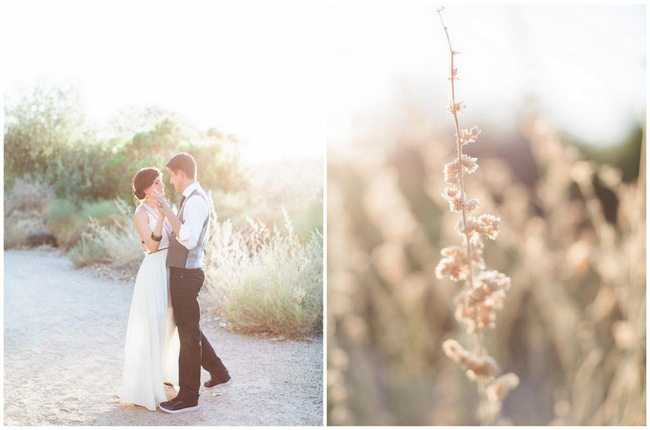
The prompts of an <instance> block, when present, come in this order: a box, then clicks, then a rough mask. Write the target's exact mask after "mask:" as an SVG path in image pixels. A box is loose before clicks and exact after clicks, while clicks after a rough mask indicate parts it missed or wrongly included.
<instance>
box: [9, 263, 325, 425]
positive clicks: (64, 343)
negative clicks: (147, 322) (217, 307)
mask: <svg viewBox="0 0 650 430" xmlns="http://www.w3.org/2000/svg"><path fill="white" fill-rule="evenodd" d="M4 276H5V277H4V292H5V301H4V330H5V331H4V351H5V354H4V365H5V377H4V384H5V391H4V402H5V403H4V424H5V425H120V426H132V425H154V426H173V425H200V426H213V425H222V426H239V425H247V426H254V425H264V426H305V425H308V426H320V425H323V338H322V336H317V337H313V338H310V339H307V340H304V341H292V340H284V339H277V338H273V339H271V338H260V337H252V336H245V335H241V334H237V333H235V332H233V331H231V330H229V329H227V328H222V327H221V326H220V324H219V321H218V319H216V318H215V317H214V315H213V314H211V313H206V312H204V313H203V315H202V322H201V324H202V329H203V331H204V333H205V335H206V336H207V337H208V338H209V339H210V341H211V343H212V345H213V346H214V347H215V350H216V351H217V354H218V355H219V356H220V357H221V358H222V360H223V362H224V364H226V366H227V367H228V369H229V371H230V373H231V375H232V376H233V378H234V382H233V383H232V384H231V385H229V386H226V387H224V388H222V389H217V390H216V391H208V390H205V391H201V397H200V399H199V409H198V410H196V411H192V412H187V413H183V414H178V415H169V414H165V413H163V412H160V411H156V412H150V411H148V410H147V409H145V408H142V407H139V406H133V405H123V404H120V403H119V399H118V397H117V394H116V393H117V388H118V386H119V383H120V380H121V372H122V353H123V342H124V336H125V333H126V325H127V319H128V313H129V306H130V303H131V294H132V292H133V283H132V282H126V281H120V280H110V279H106V278H103V277H97V276H93V274H92V273H91V272H90V271H88V270H75V269H74V268H73V266H72V263H70V261H68V260H67V259H66V258H65V257H63V256H60V255H58V254H57V253H56V252H52V251H46V250H9V251H5V253H4ZM207 379H209V374H208V373H207V372H205V371H203V374H202V381H205V380H207ZM167 394H168V397H169V398H172V397H174V395H175V394H174V392H173V391H172V390H168V392H167ZM213 394H215V395H213Z"/></svg>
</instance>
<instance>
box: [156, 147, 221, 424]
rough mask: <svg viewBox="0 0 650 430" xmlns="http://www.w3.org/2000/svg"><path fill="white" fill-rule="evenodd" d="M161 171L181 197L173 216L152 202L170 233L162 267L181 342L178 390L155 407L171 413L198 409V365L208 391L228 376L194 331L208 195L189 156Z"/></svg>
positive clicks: (175, 159) (173, 160)
mask: <svg viewBox="0 0 650 430" xmlns="http://www.w3.org/2000/svg"><path fill="white" fill-rule="evenodd" d="M165 167H167V170H168V171H169V176H170V181H171V183H172V184H173V185H174V188H175V189H176V191H177V192H182V193H183V197H182V198H181V204H180V209H179V210H178V215H175V214H174V212H173V211H172V209H171V208H170V207H169V204H168V203H167V200H165V198H164V197H163V196H162V195H158V196H157V198H156V204H157V205H158V207H159V208H160V211H161V212H162V213H163V214H164V215H165V217H166V218H167V219H168V220H169V223H170V224H171V226H172V229H173V233H172V235H171V237H170V238H169V250H168V251H167V266H168V267H169V268H170V280H169V288H170V290H171V298H172V306H173V307H174V319H175V320H176V325H177V326H178V335H179V337H180V341H181V351H180V357H179V359H178V365H179V385H180V391H179V392H178V395H177V396H176V398H174V399H172V400H170V401H167V402H162V403H160V409H161V410H162V411H164V412H167V413H170V414H175V413H178V412H185V411H191V410H194V409H198V407H199V386H200V385H201V366H203V368H204V369H206V370H207V371H208V372H210V376H211V378H210V380H209V381H207V382H206V383H205V384H204V386H205V387H207V388H212V387H215V386H217V385H221V384H228V383H230V382H231V381H232V378H231V377H230V375H229V374H228V370H227V369H226V367H225V366H224V365H223V363H222V362H221V359H220V358H219V357H217V355H216V354H215V352H214V349H212V346H211V345H210V342H208V340H207V339H206V338H205V336H204V335H203V333H202V332H201V328H200V327H199V320H200V310H199V302H198V295H199V291H200V290H201V287H202V286H203V281H204V279H205V274H204V272H203V268H202V260H203V253H204V250H205V246H206V244H207V242H208V235H209V232H210V206H209V204H208V197H207V195H206V194H205V192H204V191H203V189H202V188H201V186H200V185H199V183H198V182H197V180H196V162H195V161H194V158H193V157H192V156H191V155H190V154H187V153H184V152H182V153H180V154H176V155H174V156H173V157H172V158H171V159H170V160H169V161H168V162H167V164H166V166H165Z"/></svg>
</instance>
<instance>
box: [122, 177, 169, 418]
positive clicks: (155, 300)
mask: <svg viewBox="0 0 650 430" xmlns="http://www.w3.org/2000/svg"><path fill="white" fill-rule="evenodd" d="M164 188H165V186H164V184H163V181H162V172H161V171H160V170H159V169H157V168H154V167H147V168H144V169H142V170H140V171H139V172H138V173H137V174H136V175H135V177H134V178H133V192H134V194H135V197H136V198H137V199H138V200H139V201H140V205H139V206H138V207H137V208H136V210H135V214H134V216H133V219H134V222H135V227H136V229H137V230H138V233H139V234H140V239H141V240H142V243H143V244H144V246H145V248H146V250H145V254H146V255H145V257H144V260H143V261H142V265H141V266H140V269H139V270H138V275H137V277H136V280H135V287H134V289H133V299H132V301H131V311H130V313H129V323H128V326H127V330H126V342H125V345H124V370H123V372H122V385H121V387H120V389H119V391H118V394H119V396H120V402H121V403H133V404H136V405H140V406H144V407H145V408H147V409H149V410H151V411H155V410H156V407H157V406H158V404H159V403H160V402H164V401H167V395H166V394H165V388H164V384H167V385H172V384H173V385H174V386H178V355H179V351H180V341H179V338H178V330H177V329H176V324H175V323H174V313H173V309H172V307H171V305H172V304H171V300H170V296H169V276H168V269H167V266H166V262H165V261H166V259H167V247H168V246H169V234H170V232H171V226H170V225H169V222H167V221H165V217H164V216H162V215H161V214H160V212H158V209H157V206H156V205H155V204H154V203H153V202H154V201H155V193H160V194H163V193H164ZM163 195H164V194H163Z"/></svg>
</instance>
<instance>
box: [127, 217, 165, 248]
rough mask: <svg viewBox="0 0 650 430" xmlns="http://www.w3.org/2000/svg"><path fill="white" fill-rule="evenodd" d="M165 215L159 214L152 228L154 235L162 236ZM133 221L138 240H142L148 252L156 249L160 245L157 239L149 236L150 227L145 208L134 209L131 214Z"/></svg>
mask: <svg viewBox="0 0 650 430" xmlns="http://www.w3.org/2000/svg"><path fill="white" fill-rule="evenodd" d="M164 221H165V217H163V216H159V217H158V221H157V222H156V225H155V226H154V228H153V234H154V235H155V236H162V230H163V222H164ZM133 222H134V223H135V228H136V229H137V230H138V234H139V235H140V240H142V242H144V245H145V246H146V247H147V249H148V250H149V251H150V252H156V251H158V247H159V246H160V242H159V241H155V240H153V239H152V238H151V229H150V228H149V216H148V215H147V211H146V210H139V211H136V212H135V214H134V215H133Z"/></svg>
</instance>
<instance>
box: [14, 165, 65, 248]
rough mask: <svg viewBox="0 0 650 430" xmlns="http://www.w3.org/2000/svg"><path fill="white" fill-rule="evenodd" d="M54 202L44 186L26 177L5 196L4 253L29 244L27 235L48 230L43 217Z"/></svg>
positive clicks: (48, 189)
mask: <svg viewBox="0 0 650 430" xmlns="http://www.w3.org/2000/svg"><path fill="white" fill-rule="evenodd" d="M53 199H54V191H53V190H52V188H51V187H50V186H49V185H47V184H46V183H45V182H43V181H41V180H38V179H33V178H31V177H28V176H27V177H23V178H21V179H20V180H18V181H15V182H14V184H13V187H12V188H11V189H10V190H9V191H7V192H6V193H5V195H4V249H10V248H16V247H21V246H24V245H26V244H27V241H26V239H27V235H29V233H31V232H32V231H34V230H37V229H39V228H43V227H45V223H44V222H43V213H44V212H45V210H46V208H47V206H48V204H49V203H50V202H51V201H52V200H53Z"/></svg>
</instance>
